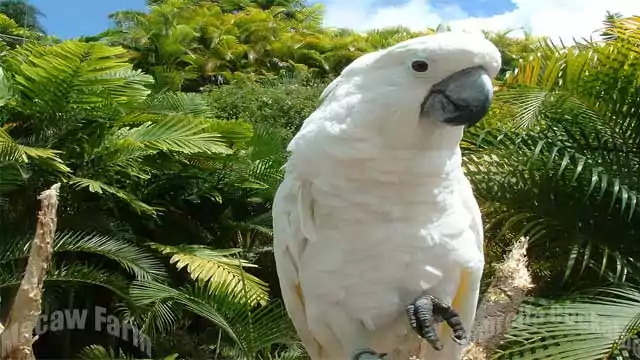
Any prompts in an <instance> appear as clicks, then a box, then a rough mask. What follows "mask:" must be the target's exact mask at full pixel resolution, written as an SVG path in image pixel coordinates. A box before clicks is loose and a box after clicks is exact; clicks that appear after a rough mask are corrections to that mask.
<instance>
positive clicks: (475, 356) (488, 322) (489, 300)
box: [462, 238, 533, 360]
mask: <svg viewBox="0 0 640 360" xmlns="http://www.w3.org/2000/svg"><path fill="white" fill-rule="evenodd" d="M527 265H528V261H527V239H526V238H521V239H520V240H519V241H518V242H516V244H515V245H514V247H513V249H512V250H511V253H509V255H508V256H507V258H506V259H505V261H504V262H503V263H501V264H499V265H497V267H498V268H497V271H496V274H495V277H494V279H493V281H492V282H491V286H489V289H488V290H487V293H486V294H485V296H484V298H483V300H482V302H481V303H480V306H479V307H478V311H477V312H476V321H475V324H474V326H473V329H472V331H471V345H470V346H469V347H468V348H467V349H466V350H465V354H464V356H463V357H462V359H463V360H488V359H490V358H491V354H492V353H493V351H494V350H495V349H496V347H498V345H500V342H501V341H502V339H503V338H504V336H505V335H506V333H507V331H508V330H509V326H510V325H511V322H512V321H513V320H514V319H515V317H516V315H517V314H518V308H519V307H520V305H521V304H522V302H523V301H524V299H525V297H526V295H527V292H528V291H529V290H530V289H531V288H532V287H533V284H532V282H531V276H530V274H529V270H528V269H527Z"/></svg>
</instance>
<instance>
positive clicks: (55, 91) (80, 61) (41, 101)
mask: <svg viewBox="0 0 640 360" xmlns="http://www.w3.org/2000/svg"><path fill="white" fill-rule="evenodd" d="M7 65H8V68H7V70H9V71H10V72H11V73H12V75H13V85H14V86H13V88H14V92H15V93H16V94H17V95H18V96H20V102H18V103H17V105H18V106H19V107H20V108H21V109H22V110H23V111H25V112H26V113H34V112H38V113H39V114H56V113H62V112H65V111H68V110H79V109H83V110H84V111H86V110H87V109H88V108H92V107H96V106H97V107H100V106H102V105H103V104H104V102H105V98H108V99H109V100H110V101H112V102H114V103H116V104H125V103H131V102H142V101H144V100H145V98H146V97H147V95H148V94H149V93H150V90H148V89H147V87H146V86H147V85H149V84H151V83H152V82H153V80H152V78H151V77H150V76H149V75H145V74H143V73H142V72H140V71H136V70H132V66H131V65H130V64H129V63H128V62H127V57H126V51H125V50H124V49H122V48H118V47H109V46H107V45H104V44H100V43H83V42H78V41H65V42H63V43H60V44H56V45H53V46H42V45H39V44H28V45H25V46H22V47H20V48H18V49H16V50H14V51H13V52H12V53H11V55H10V56H9V57H8V59H7Z"/></svg>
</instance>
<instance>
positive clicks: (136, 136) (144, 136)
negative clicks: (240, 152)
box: [114, 116, 231, 154]
mask: <svg viewBox="0 0 640 360" xmlns="http://www.w3.org/2000/svg"><path fill="white" fill-rule="evenodd" d="M209 126H210V124H207V123H206V122H205V121H201V120H197V119H194V118H190V117H186V116H170V117H168V118H166V119H163V120H160V121H157V122H154V123H152V122H147V123H144V124H142V125H140V126H138V127H134V128H122V129H120V130H119V131H118V133H117V134H116V138H117V139H118V140H117V144H116V145H114V146H119V145H120V146H121V145H134V146H140V147H143V148H146V149H151V150H158V151H175V152H183V153H187V154H191V153H206V154H227V153H230V152H231V150H230V149H229V148H228V147H227V146H226V144H225V143H224V141H223V139H222V137H221V136H220V135H218V134H217V133H213V132H209V131H207V128H208V127H209Z"/></svg>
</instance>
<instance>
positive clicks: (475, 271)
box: [421, 176, 484, 360]
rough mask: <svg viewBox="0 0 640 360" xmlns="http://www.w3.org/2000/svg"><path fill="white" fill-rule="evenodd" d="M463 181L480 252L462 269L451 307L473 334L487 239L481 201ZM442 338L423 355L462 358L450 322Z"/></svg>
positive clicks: (472, 231) (464, 200) (465, 205)
mask: <svg viewBox="0 0 640 360" xmlns="http://www.w3.org/2000/svg"><path fill="white" fill-rule="evenodd" d="M461 181H462V184H460V187H459V196H460V197H461V200H462V204H463V208H464V210H465V212H466V213H467V214H468V216H470V221H469V229H468V232H467V234H468V235H470V236H472V237H473V240H474V241H473V242H474V243H475V245H476V246H477V250H478V251H479V254H480V256H478V257H477V258H476V259H475V260H476V261H474V262H473V263H471V264H469V266H468V267H466V268H462V269H460V280H459V283H458V288H457V291H456V295H455V296H454V298H453V301H452V303H451V307H452V308H453V309H454V310H456V311H457V312H458V314H459V315H460V320H461V321H462V324H463V326H464V327H465V329H466V330H467V334H468V335H471V330H472V327H473V325H474V320H475V316H476V310H477V306H478V299H479V297H480V284H481V279H482V273H483V270H484V251H483V240H484V230H483V225H482V215H481V213H480V208H479V206H478V202H477V201H476V198H475V196H474V194H473V190H472V188H471V184H470V183H469V180H468V179H467V178H466V177H464V176H463V177H462V179H461ZM440 329H441V330H440V334H439V336H440V339H441V341H442V345H443V349H442V350H441V351H440V352H435V351H434V350H433V349H432V348H430V347H428V348H427V347H423V349H424V352H422V354H421V355H422V356H423V357H424V358H425V359H434V360H454V359H456V360H459V359H461V358H462V353H463V351H464V347H463V346H460V345H458V344H456V343H454V342H453V340H452V338H451V336H452V335H453V333H452V332H451V329H450V328H449V327H447V326H441V327H440Z"/></svg>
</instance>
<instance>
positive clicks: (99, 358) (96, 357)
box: [78, 345, 179, 360]
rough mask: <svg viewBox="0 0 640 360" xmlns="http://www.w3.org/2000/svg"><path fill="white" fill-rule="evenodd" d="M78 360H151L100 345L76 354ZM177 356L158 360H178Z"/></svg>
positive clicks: (86, 348) (88, 347) (89, 347)
mask: <svg viewBox="0 0 640 360" xmlns="http://www.w3.org/2000/svg"><path fill="white" fill-rule="evenodd" d="M78 359H80V360H151V359H146V358H144V359H143V358H137V357H134V356H131V355H127V354H126V353H125V352H124V351H122V349H118V350H117V351H116V350H114V349H112V348H105V347H103V346H101V345H89V346H87V347H85V348H83V349H82V350H81V351H80V353H79V354H78ZM178 359H179V358H178V354H173V355H169V356H165V357H163V358H162V359H160V360H178Z"/></svg>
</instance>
